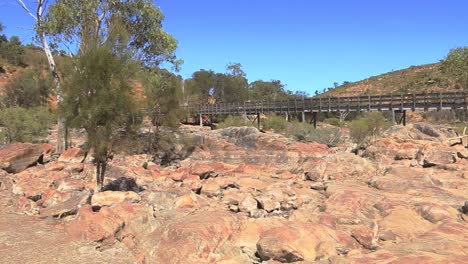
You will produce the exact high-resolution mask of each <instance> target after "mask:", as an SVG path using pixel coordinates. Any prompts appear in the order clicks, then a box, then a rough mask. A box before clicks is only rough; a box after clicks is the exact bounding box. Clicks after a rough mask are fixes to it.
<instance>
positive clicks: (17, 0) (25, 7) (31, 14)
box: [16, 0, 37, 21]
mask: <svg viewBox="0 0 468 264" xmlns="http://www.w3.org/2000/svg"><path fill="white" fill-rule="evenodd" d="M16 2H18V4H19V5H20V6H21V7H22V8H23V9H24V10H25V11H26V13H28V14H29V15H30V16H31V17H32V18H34V20H36V21H37V17H36V16H35V15H33V13H32V12H31V11H30V10H29V8H28V7H27V6H26V5H25V4H24V2H23V0H16Z"/></svg>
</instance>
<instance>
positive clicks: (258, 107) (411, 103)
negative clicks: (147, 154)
mask: <svg viewBox="0 0 468 264" xmlns="http://www.w3.org/2000/svg"><path fill="white" fill-rule="evenodd" d="M467 108H468V92H448V93H423V94H398V95H396V94H390V95H372V96H371V95H366V96H354V97H311V98H303V99H291V100H281V101H269V100H261V101H245V102H239V103H216V104H198V105H187V106H185V110H186V111H187V113H188V115H191V116H199V117H200V124H202V122H203V121H202V116H203V115H209V116H211V117H212V116H213V115H257V119H258V121H259V120H260V119H259V117H260V114H267V113H284V114H286V118H287V116H288V115H289V114H292V113H301V114H302V120H303V121H304V120H305V115H306V113H312V121H313V122H314V125H316V121H317V113H321V112H352V111H392V112H393V113H395V112H400V113H402V114H403V116H402V120H403V122H404V123H406V111H407V110H412V111H417V110H420V111H431V110H444V109H445V110H455V109H464V110H467ZM393 116H395V114H394V115H393Z"/></svg>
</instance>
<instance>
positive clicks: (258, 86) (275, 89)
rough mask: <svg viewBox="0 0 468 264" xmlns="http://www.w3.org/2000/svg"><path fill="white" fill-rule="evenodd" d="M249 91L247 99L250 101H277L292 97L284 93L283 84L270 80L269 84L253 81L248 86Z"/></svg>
mask: <svg viewBox="0 0 468 264" xmlns="http://www.w3.org/2000/svg"><path fill="white" fill-rule="evenodd" d="M249 91H250V95H249V98H250V99H252V100H270V101H275V100H276V101H279V100H285V99H290V98H291V97H292V96H291V95H290V94H288V93H287V92H286V91H285V89H284V84H282V83H281V81H278V80H272V81H270V82H265V81H255V82H253V83H251V84H250V87H249Z"/></svg>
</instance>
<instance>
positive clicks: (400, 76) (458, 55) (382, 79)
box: [316, 47, 468, 96]
mask: <svg viewBox="0 0 468 264" xmlns="http://www.w3.org/2000/svg"><path fill="white" fill-rule="evenodd" d="M335 86H336V87H334V88H326V89H324V90H323V91H321V93H320V92H317V93H316V95H320V96H358V95H368V94H369V95H379V94H391V93H394V94H402V93H424V92H426V93H431V92H448V91H467V89H468V47H463V48H456V49H452V50H451V51H450V52H449V54H448V55H447V56H446V58H445V59H444V60H442V61H440V62H438V63H432V64H426V65H420V66H411V67H409V68H407V69H402V70H398V71H392V72H389V73H385V74H381V75H378V76H373V77H370V78H368V79H365V80H362V81H358V82H344V83H343V84H341V85H338V84H337V83H335Z"/></svg>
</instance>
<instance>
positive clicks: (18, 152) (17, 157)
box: [0, 143, 42, 173]
mask: <svg viewBox="0 0 468 264" xmlns="http://www.w3.org/2000/svg"><path fill="white" fill-rule="evenodd" d="M41 155H42V150H41V147H40V146H39V145H34V144H31V143H15V144H9V145H5V146H3V147H2V148H1V149H0V164H1V166H0V168H1V169H3V170H5V171H7V172H9V173H18V172H21V171H23V170H25V169H26V168H28V167H30V166H32V165H34V164H36V162H37V161H38V160H39V159H40V157H41Z"/></svg>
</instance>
